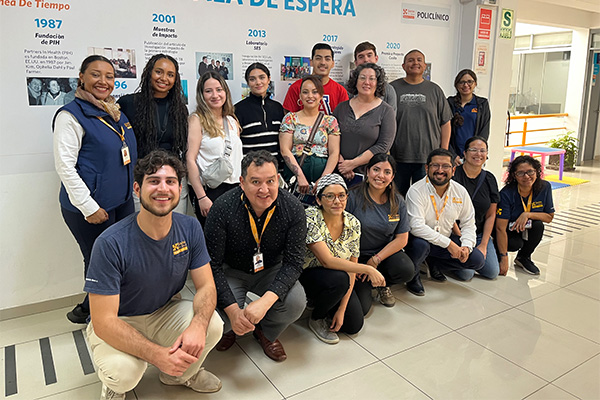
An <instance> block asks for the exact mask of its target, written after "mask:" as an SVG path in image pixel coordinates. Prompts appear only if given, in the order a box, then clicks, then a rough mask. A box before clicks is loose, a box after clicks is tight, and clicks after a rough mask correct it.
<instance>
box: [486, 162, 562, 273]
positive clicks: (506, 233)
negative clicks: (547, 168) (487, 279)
mask: <svg viewBox="0 0 600 400" xmlns="http://www.w3.org/2000/svg"><path fill="white" fill-rule="evenodd" d="M497 214H498V216H497V217H496V242H497V247H498V256H499V257H500V275H506V272H507V271H508V252H509V251H517V250H518V253H517V257H516V258H515V266H518V267H521V268H523V270H524V271H525V272H527V273H528V274H531V275H539V273H540V270H539V268H538V267H537V266H536V265H535V264H534V263H533V261H531V255H532V254H533V252H534V251H535V249H536V247H537V246H538V244H540V241H541V240H542V236H543V235H544V222H545V223H550V222H552V219H553V218H554V202H553V200H552V187H551V185H550V183H549V182H547V181H545V180H543V179H542V165H541V164H540V162H539V161H538V160H536V159H535V158H533V157H531V156H519V157H517V158H515V159H514V160H513V161H512V162H511V163H510V165H509V166H508V176H507V178H506V185H505V186H504V187H503V188H502V190H501V191H500V204H499V205H498V213H497Z"/></svg>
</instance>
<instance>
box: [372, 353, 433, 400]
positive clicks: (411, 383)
mask: <svg viewBox="0 0 600 400" xmlns="http://www.w3.org/2000/svg"><path fill="white" fill-rule="evenodd" d="M381 363H382V364H383V365H385V366H386V367H387V368H389V369H390V370H391V371H392V372H393V373H395V374H396V375H398V376H399V377H400V378H402V379H404V380H405V381H406V382H408V383H409V384H410V385H411V386H412V387H414V388H415V389H417V390H418V391H419V392H421V393H423V395H425V396H427V397H428V398H430V399H432V400H433V397H431V396H430V395H428V394H427V392H425V391H424V390H423V389H421V388H420V387H418V386H417V385H415V384H414V383H413V382H412V381H411V380H409V379H408V378H406V377H405V376H403V375H402V374H401V373H400V372H398V371H396V370H395V369H394V368H392V367H391V366H390V365H388V364H387V363H386V362H385V361H383V360H382V361H381Z"/></svg>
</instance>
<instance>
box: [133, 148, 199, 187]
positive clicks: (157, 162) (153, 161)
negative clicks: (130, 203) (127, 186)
mask: <svg viewBox="0 0 600 400" xmlns="http://www.w3.org/2000/svg"><path fill="white" fill-rule="evenodd" d="M165 165H168V166H170V167H171V168H173V169H174V170H175V173H176V174H177V180H178V181H179V183H180V184H181V180H182V179H183V178H185V175H186V172H187V171H186V169H185V164H184V163H183V162H181V160H180V159H179V158H178V157H176V156H175V155H174V154H173V153H171V152H168V151H166V150H164V149H158V150H153V151H151V152H150V153H148V155H146V156H145V157H144V158H140V159H139V160H138V161H137V163H136V164H135V167H134V168H133V180H134V181H135V182H137V183H138V185H140V187H141V186H142V182H144V177H145V176H146V175H152V174H154V173H155V172H156V171H158V170H159V169H160V168H161V167H163V166H165Z"/></svg>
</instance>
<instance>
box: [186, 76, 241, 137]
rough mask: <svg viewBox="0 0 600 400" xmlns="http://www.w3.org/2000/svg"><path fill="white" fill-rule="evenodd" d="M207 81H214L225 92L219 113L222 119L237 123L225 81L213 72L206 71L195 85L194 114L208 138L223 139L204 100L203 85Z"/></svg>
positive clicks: (217, 122)
mask: <svg viewBox="0 0 600 400" xmlns="http://www.w3.org/2000/svg"><path fill="white" fill-rule="evenodd" d="M209 79H215V80H217V81H219V83H220V84H221V87H222V88H223V90H225V96H226V97H225V104H223V107H222V111H221V112H222V114H223V117H227V116H230V117H233V118H234V119H235V120H236V121H238V119H237V117H236V116H235V113H234V108H233V103H232V102H231V92H230V91H229V86H227V82H225V79H223V77H222V76H221V74H219V73H218V72H215V71H207V72H205V73H204V74H203V75H202V76H201V77H200V79H198V84H197V85H196V111H194V114H195V115H196V116H197V117H198V118H200V125H201V126H202V130H203V131H205V132H206V134H207V135H208V136H209V137H211V138H215V137H219V136H220V137H223V136H224V133H223V131H222V130H221V128H219V121H216V120H215V117H214V115H213V113H212V111H210V108H209V107H208V104H206V101H205V100H204V85H205V84H206V82H207V81H208V80H209ZM238 123H239V121H238Z"/></svg>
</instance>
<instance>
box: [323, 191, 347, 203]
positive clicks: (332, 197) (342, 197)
mask: <svg viewBox="0 0 600 400" xmlns="http://www.w3.org/2000/svg"><path fill="white" fill-rule="evenodd" d="M321 198H322V199H325V200H327V201H329V202H330V203H333V202H334V201H335V199H338V200H339V201H344V200H346V199H347V198H348V195H347V194H346V193H340V194H333V193H325V194H324V195H322V196H321Z"/></svg>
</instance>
